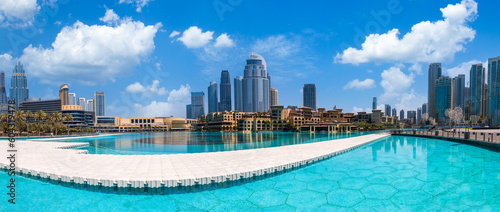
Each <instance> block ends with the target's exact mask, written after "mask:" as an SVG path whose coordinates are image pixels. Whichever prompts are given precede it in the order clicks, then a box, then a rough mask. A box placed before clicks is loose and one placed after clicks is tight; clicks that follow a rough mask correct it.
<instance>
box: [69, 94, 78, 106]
mask: <svg viewBox="0 0 500 212" xmlns="http://www.w3.org/2000/svg"><path fill="white" fill-rule="evenodd" d="M68 98H69V99H68V104H69V105H77V102H76V94H75V93H68Z"/></svg>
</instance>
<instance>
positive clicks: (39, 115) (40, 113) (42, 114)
mask: <svg viewBox="0 0 500 212" xmlns="http://www.w3.org/2000/svg"><path fill="white" fill-rule="evenodd" d="M46 117H47V114H45V112H43V111H42V110H39V111H36V113H35V119H36V120H37V125H38V136H40V131H41V129H42V126H41V125H40V121H42V123H43V120H45V118H46Z"/></svg>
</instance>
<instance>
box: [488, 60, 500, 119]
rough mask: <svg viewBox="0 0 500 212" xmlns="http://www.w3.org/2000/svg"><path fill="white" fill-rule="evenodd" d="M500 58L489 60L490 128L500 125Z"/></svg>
mask: <svg viewBox="0 0 500 212" xmlns="http://www.w3.org/2000/svg"><path fill="white" fill-rule="evenodd" d="M499 63H500V57H495V58H490V59H488V87H487V91H488V96H487V99H488V101H489V104H488V109H487V117H488V123H489V126H490V127H496V126H498V125H500V113H499V111H500V64H499Z"/></svg>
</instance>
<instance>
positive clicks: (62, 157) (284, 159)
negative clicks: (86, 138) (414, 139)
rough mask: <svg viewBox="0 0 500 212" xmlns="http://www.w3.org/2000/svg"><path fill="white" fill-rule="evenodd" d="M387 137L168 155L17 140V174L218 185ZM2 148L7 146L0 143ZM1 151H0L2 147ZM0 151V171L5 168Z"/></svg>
mask: <svg viewBox="0 0 500 212" xmlns="http://www.w3.org/2000/svg"><path fill="white" fill-rule="evenodd" d="M387 136H389V134H371V135H365V136H359V137H352V138H345V139H339V140H331V141H323V142H316V143H307V144H298V145H289V146H281V147H271V148H263V149H249V150H239V151H226V152H210V153H195V154H174V155H97V154H82V153H86V152H85V151H82V150H80V151H78V150H72V149H67V148H72V147H75V146H82V145H88V143H64V142H33V141H18V142H16V144H17V149H18V163H17V167H18V168H19V169H20V171H21V172H23V173H26V174H28V173H29V174H31V175H33V176H40V177H42V178H50V179H51V180H55V181H62V182H74V183H76V184H82V185H84V184H88V185H91V186H100V185H102V186H106V187H115V186H116V187H121V188H123V187H129V186H130V187H134V188H143V187H149V188H159V187H177V186H192V185H206V184H210V183H223V182H226V181H234V180H239V179H242V178H251V177H253V176H261V175H264V174H270V173H274V172H276V171H283V170H286V169H291V168H293V167H300V166H303V165H307V164H309V163H312V162H316V161H319V160H323V159H326V158H329V157H332V156H335V155H337V154H340V153H343V152H345V151H349V150H351V149H353V148H356V147H359V146H362V145H364V144H367V143H370V142H372V141H375V140H378V139H382V138H384V137H387ZM0 146H7V141H0ZM2 149H3V148H2ZM6 154H7V152H6V151H0V167H4V168H5V167H7V164H8V161H7V159H6V158H7V155H6Z"/></svg>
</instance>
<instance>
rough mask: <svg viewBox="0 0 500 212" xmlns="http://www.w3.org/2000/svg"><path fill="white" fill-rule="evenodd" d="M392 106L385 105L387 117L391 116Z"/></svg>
mask: <svg viewBox="0 0 500 212" xmlns="http://www.w3.org/2000/svg"><path fill="white" fill-rule="evenodd" d="M391 112H392V111H391V105H388V104H386V105H385V115H386V116H391Z"/></svg>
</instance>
